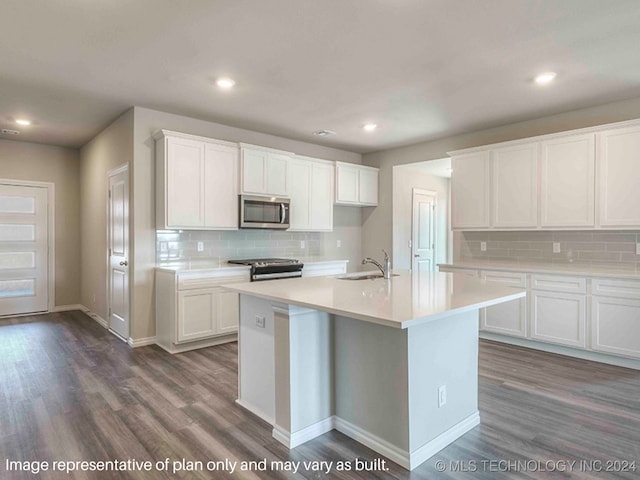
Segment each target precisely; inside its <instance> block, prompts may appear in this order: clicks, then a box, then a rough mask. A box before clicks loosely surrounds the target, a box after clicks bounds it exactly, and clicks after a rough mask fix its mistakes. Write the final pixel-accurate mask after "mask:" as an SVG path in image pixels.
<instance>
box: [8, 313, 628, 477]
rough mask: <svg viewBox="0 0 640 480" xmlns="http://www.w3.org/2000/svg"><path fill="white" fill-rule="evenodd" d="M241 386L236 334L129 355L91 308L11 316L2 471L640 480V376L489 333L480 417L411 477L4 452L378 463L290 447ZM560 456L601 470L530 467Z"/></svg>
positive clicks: (315, 447)
mask: <svg viewBox="0 0 640 480" xmlns="http://www.w3.org/2000/svg"><path fill="white" fill-rule="evenodd" d="M236 388H237V345H236V344H235V343H233V344H226V345H222V346H218V347H210V348H206V349H201V350H197V351H193V352H188V353H184V354H179V355H174V356H172V355H169V354H167V353H166V352H164V351H163V350H161V349H160V348H158V347H155V346H150V347H143V348H138V349H135V350H131V349H130V348H129V347H128V346H127V345H125V344H124V343H123V342H122V341H120V340H118V339H117V338H116V337H115V336H113V335H111V334H110V333H108V332H106V331H105V330H104V329H103V328H102V327H100V326H99V325H98V324H97V323H95V322H94V321H93V320H92V319H90V318H89V317H87V316H86V315H84V314H83V313H81V312H65V313H54V314H48V315H39V316H33V317H22V318H15V319H9V320H6V319H5V320H0V462H1V463H0V479H3V480H4V479H34V478H42V479H58V478H73V479H145V480H146V479H150V480H151V479H153V480H157V479H168V478H171V479H173V478H178V479H211V478H213V479H218V478H220V479H224V478H242V479H245V478H246V479H264V478H275V479H285V478H300V479H312V478H339V479H352V478H357V479H374V478H390V479H393V478H397V479H439V478H443V479H499V478H579V479H590V478H629V479H631V478H636V479H637V478H640V372H638V371H634V370H628V369H623V368H619V367H613V366H608V365H602V364H598V363H593V362H588V361H584V360H577V359H572V358H568V357H562V356H559V355H553V354H549V353H543V352H536V351H532V350H527V349H524V348H520V347H514V346H509V345H504V344H499V343H494V342H489V341H481V343H480V384H479V401H480V412H481V418H482V423H481V425H480V426H478V427H476V428H475V429H473V430H472V431H471V432H469V433H467V434H466V435H464V436H463V437H462V438H460V439H458V440H457V441H456V442H455V443H453V444H452V445H450V446H449V447H447V448H445V449H444V450H443V451H442V452H441V453H440V454H438V455H436V456H435V457H433V458H432V459H430V460H429V461H428V462H426V463H425V464H424V465H422V466H421V467H420V468H418V469H417V470H414V471H413V472H408V471H406V470H404V469H402V468H401V467H399V466H397V465H395V464H394V463H392V462H389V461H387V465H388V467H389V470H388V471H375V472H366V471H360V472H354V471H351V472H337V471H335V470H334V471H333V472H332V473H331V474H330V475H328V476H326V475H323V474H321V473H319V472H317V471H308V470H307V471H305V470H304V469H302V468H301V470H300V471H299V472H298V473H297V474H295V475H294V474H292V473H285V472H236V473H235V474H234V475H231V474H228V473H225V472H219V471H218V472H203V471H200V472H178V473H176V474H175V475H173V474H168V473H165V472H158V471H153V472H136V473H127V472H108V473H107V472H102V473H91V472H86V473H83V472H76V473H74V474H71V475H62V474H59V473H58V474H55V473H52V472H50V471H48V472H41V473H40V474H38V475H32V474H30V473H26V472H15V471H14V472H7V471H6V468H5V461H6V459H11V460H20V461H35V460H40V461H43V460H48V461H53V460H95V461H97V460H109V459H114V458H115V459H121V460H126V459H129V458H135V459H137V460H153V461H157V460H164V459H165V458H170V459H172V460H178V459H182V458H185V459H188V460H194V461H195V460H203V461H206V460H215V461H222V460H224V459H226V458H228V459H230V460H238V461H242V460H262V459H264V458H266V459H267V461H268V462H271V461H272V460H282V461H287V460H291V461H304V460H321V461H332V460H333V461H339V460H343V461H345V460H346V461H353V460H355V459H356V458H359V459H361V460H365V461H373V460H375V459H377V458H380V456H379V455H378V454H376V453H375V452H373V451H371V450H369V449H367V448H365V447H363V446H362V445H360V444H358V443H357V442H355V441H353V440H351V439H349V438H348V437H346V436H344V435H342V434H340V433H338V432H330V433H328V434H326V435H323V436H322V437H320V438H318V439H315V440H313V441H311V442H308V443H306V444H304V445H302V446H300V447H298V448H297V449H295V450H293V451H288V450H287V449H286V448H284V447H283V446H282V445H280V444H279V443H278V442H276V441H275V440H274V439H273V438H272V437H271V428H270V427H269V426H268V425H267V424H266V423H264V422H262V421H261V420H259V419H257V418H256V417H254V416H253V415H251V414H250V413H247V412H246V411H244V410H243V409H242V408H240V407H238V406H236V405H235V403H234V400H235V398H236ZM560 460H563V461H574V460H575V461H577V462H580V461H581V460H583V461H588V462H591V463H590V464H589V465H591V467H592V470H596V471H591V472H585V471H580V470H584V466H583V467H582V468H580V465H579V463H578V464H576V465H575V467H574V468H575V470H574V471H573V472H543V471H539V470H538V471H532V470H536V469H537V467H536V465H538V464H537V463H532V462H541V463H540V464H539V465H541V466H542V467H544V466H545V462H547V461H560ZM611 460H623V461H625V460H626V461H634V460H635V461H636V462H637V467H638V470H637V471H636V472H635V473H634V472H615V473H614V472H602V471H597V470H598V469H603V468H605V467H606V462H607V461H611ZM598 461H601V462H603V463H602V465H601V466H600V468H598V465H599V464H598V463H597V462H598ZM439 462H444V463H439ZM474 462H475V463H474ZM500 462H502V463H500ZM505 462H511V466H509V464H507V463H505ZM517 462H520V463H519V466H518V464H517ZM527 462H529V463H527ZM442 465H444V466H445V467H446V469H445V471H444V472H439V471H438V467H440V468H442ZM514 465H515V466H514ZM554 465H558V464H554ZM613 466H614V467H615V465H613ZM456 469H457V470H458V471H454V470H456ZM547 469H549V466H547ZM460 470H467V471H460ZM469 470H471V471H469ZM473 470H475V471H473Z"/></svg>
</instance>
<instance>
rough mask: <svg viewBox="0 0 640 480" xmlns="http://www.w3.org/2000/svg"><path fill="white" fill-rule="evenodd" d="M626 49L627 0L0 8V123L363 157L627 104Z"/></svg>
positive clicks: (228, 1) (634, 4)
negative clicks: (144, 114)
mask: <svg viewBox="0 0 640 480" xmlns="http://www.w3.org/2000/svg"><path fill="white" fill-rule="evenodd" d="M638 45H640V2H639V1H638V0H628V1H627V0H615V1H613V0H609V1H602V0H562V1H559V0H323V1H317V0H316V1H312V0H269V1H265V0H219V1H215V0H189V1H176V0H134V1H131V0H108V1H97V0H47V1H41V0H2V2H1V3H0V127H2V128H16V125H15V123H13V120H14V119H15V118H19V117H28V118H30V119H32V120H33V121H34V122H35V125H33V126H31V127H20V128H16V129H19V130H21V131H22V134H21V135H20V136H19V137H9V138H17V139H20V140H25V141H36V142H42V143H49V144H57V145H69V146H79V145H82V144H83V143H85V142H86V141H87V140H89V139H90V138H91V137H92V136H93V135H95V134H96V133H97V132H98V131H100V130H101V129H102V128H103V127H104V126H105V125H106V123H107V122H108V121H110V120H112V119H113V118H115V117H116V116H117V115H118V114H120V113H121V112H122V111H124V110H125V109H126V108H128V107H130V106H132V105H139V106H143V107H148V108H154V109H158V110H163V111H167V112H173V113H177V114H182V115H187V116H192V117H196V118H201V119H205V120H210V121H216V122H220V123H224V124H228V125H232V126H238V127H243V128H248V129H252V130H258V131H262V132H266V133H272V134H276V135H281V136H285V137H290V138H295V139H299V140H305V141H309V142H314V143H318V144H323V145H329V146H334V147H339V148H344V149H347V150H352V151H356V152H363V153H364V152H370V151H375V150H381V149H385V148H389V147H393V146H397V145H404V144H410V143H415V142H418V141H423V140H428V139H432V138H436V137H443V136H446V135H451V134H454V133H460V132H463V131H471V130H477V129H481V128H488V127H492V126H497V125H501V124H506V123H510V122H514V121H520V120H525V119H528V118H534V117H540V116H544V115H548V114H553V113H558V112H562V111H568V110H573V109H576V108H581V107H586V106H590V105H596V104H601V103H606V102H609V101H615V100H621V99H624V98H631V97H635V96H640V62H639V61H638V53H637V51H638V50H637V49H638ZM546 70H553V71H556V72H558V77H557V80H556V82H554V84H553V85H550V86H547V87H540V86H537V85H535V84H533V83H532V81H531V79H532V77H533V76H534V75H535V74H536V73H538V72H541V71H546ZM221 75H228V76H230V77H232V78H234V79H235V80H236V82H237V85H236V87H235V88H234V89H233V91H231V92H221V91H219V90H217V89H216V88H215V87H214V86H213V85H212V80H213V79H214V78H216V77H218V76H221ZM367 121H373V122H375V123H377V124H378V125H379V127H378V129H377V130H376V131H375V132H373V133H367V132H364V131H363V130H362V129H361V128H360V127H361V126H362V124H363V123H365V122H367ZM319 129H329V130H333V131H335V132H337V135H335V136H331V137H325V138H319V137H315V136H312V135H311V132H312V131H315V130H319ZM2 138H4V136H2Z"/></svg>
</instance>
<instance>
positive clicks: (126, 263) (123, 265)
mask: <svg viewBox="0 0 640 480" xmlns="http://www.w3.org/2000/svg"><path fill="white" fill-rule="evenodd" d="M127 265H129V262H127V261H126V260H122V261H121V262H120V266H121V267H126V266H127Z"/></svg>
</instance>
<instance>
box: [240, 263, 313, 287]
mask: <svg viewBox="0 0 640 480" xmlns="http://www.w3.org/2000/svg"><path fill="white" fill-rule="evenodd" d="M229 263H235V264H238V265H249V266H250V267H251V281H252V282H257V281H259V280H276V279H278V278H292V277H301V276H302V267H304V264H303V263H302V262H300V261H299V260H293V259H289V258H251V259H244V260H229Z"/></svg>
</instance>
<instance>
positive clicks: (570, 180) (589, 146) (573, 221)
mask: <svg viewBox="0 0 640 480" xmlns="http://www.w3.org/2000/svg"><path fill="white" fill-rule="evenodd" d="M541 148H542V152H541V163H540V170H541V183H540V188H541V199H540V202H541V205H540V208H541V226H542V227H543V228H544V227H593V226H594V218H595V134H593V133H591V134H588V135H575V136H571V137H564V138H558V139H554V140H548V141H545V142H542V144H541Z"/></svg>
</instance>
